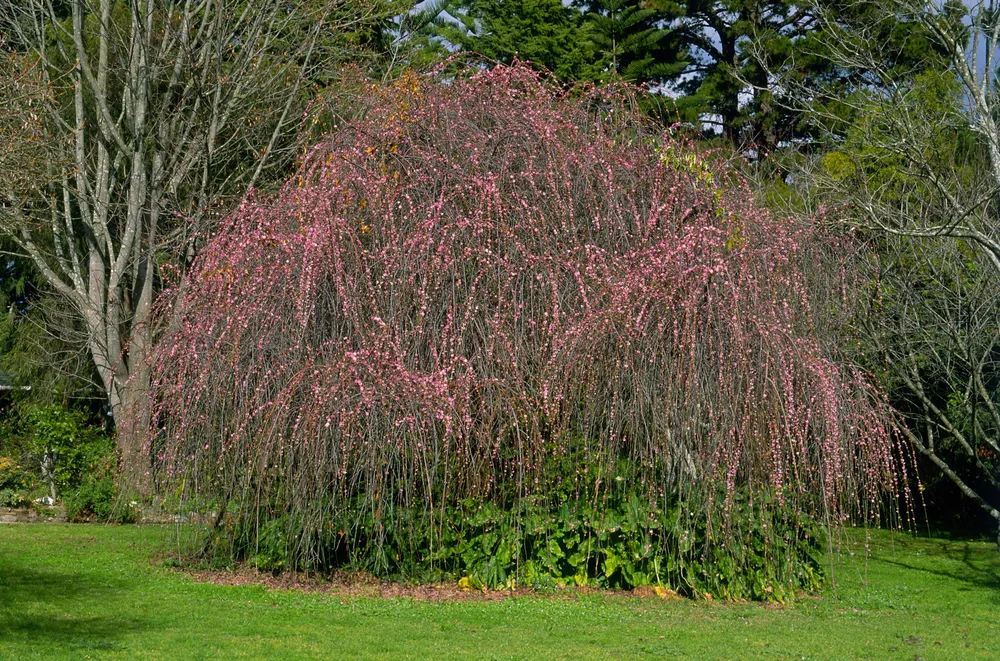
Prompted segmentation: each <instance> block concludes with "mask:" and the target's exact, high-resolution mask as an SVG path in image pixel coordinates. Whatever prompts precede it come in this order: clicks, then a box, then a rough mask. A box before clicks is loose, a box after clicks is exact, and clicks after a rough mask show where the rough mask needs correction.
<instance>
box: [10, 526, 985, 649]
mask: <svg viewBox="0 0 1000 661" xmlns="http://www.w3.org/2000/svg"><path fill="white" fill-rule="evenodd" d="M849 537H850V538H852V539H858V538H859V535H857V534H852V535H850V536H849ZM169 543H170V537H169V535H168V534H167V532H166V531H165V530H164V529H160V528H154V527H105V526H65V525H49V524H44V525H43V524H38V525H6V526H0V659H11V660H18V661H20V660H21V659H46V660H48V659H88V658H89V659H226V660H230V659H285V658H289V659H293V658H316V659H407V658H409V659H429V658H433V659H452V658H475V659H490V658H495V659H536V658H542V659H546V660H550V659H564V658H565V659H591V658H609V657H613V658H641V657H648V658H692V659H736V658H738V659H803V658H804V659H915V658H923V659H990V658H992V659H997V658H1000V554H998V553H997V552H996V551H995V548H994V546H993V545H991V544H987V543H985V542H966V541H946V540H942V539H914V538H912V537H909V536H905V535H897V534H889V533H885V532H877V533H875V535H874V536H873V543H872V551H871V554H870V557H869V559H867V560H865V559H864V557H863V551H861V549H860V548H856V549H855V550H856V553H855V555H854V556H851V555H850V549H849V548H848V547H849V545H845V546H844V548H843V552H842V553H841V555H840V557H839V559H838V560H837V561H836V562H835V565H834V574H835V576H836V582H837V589H836V597H834V591H833V587H832V586H830V587H828V588H827V589H825V591H824V592H823V593H822V594H821V595H819V596H817V597H809V598H804V599H801V600H799V601H798V602H797V603H795V604H793V605H790V606H766V605H759V604H724V603H717V602H716V603H706V602H692V601H685V600H668V601H661V600H659V599H657V598H655V597H652V598H644V599H636V598H630V597H621V596H607V595H584V596H581V595H576V594H573V593H566V594H558V595H555V596H539V597H517V598H511V599H508V600H505V601H501V602H482V601H471V600H470V601H461V602H456V603H430V602H417V601H413V600H409V599H372V598H357V597H353V598H346V597H344V596H343V595H336V594H311V593H310V594H305V593H300V592H289V591H267V590H265V589H264V588H262V587H259V586H242V587H230V586H220V585H213V584H206V583H199V582H196V581H194V580H193V579H191V578H189V577H188V576H186V575H185V574H183V573H181V572H178V571H177V570H174V569H170V568H168V567H164V566H163V563H162V561H159V560H153V559H152V558H154V557H162V552H163V550H164V547H165V546H166V545H169Z"/></svg>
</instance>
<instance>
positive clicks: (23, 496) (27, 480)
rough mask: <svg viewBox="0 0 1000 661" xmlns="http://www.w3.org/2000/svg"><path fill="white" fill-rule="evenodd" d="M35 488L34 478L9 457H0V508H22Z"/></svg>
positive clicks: (28, 501) (29, 500)
mask: <svg viewBox="0 0 1000 661" xmlns="http://www.w3.org/2000/svg"><path fill="white" fill-rule="evenodd" d="M34 486H35V479H34V476H33V475H31V473H30V472H29V471H27V470H25V469H24V468H23V467H22V466H21V465H20V464H18V463H17V462H16V461H15V460H14V459H13V458H11V457H0V507H24V506H25V505H27V504H28V503H30V502H31V499H30V498H29V497H28V494H29V493H30V492H31V490H32V488H34Z"/></svg>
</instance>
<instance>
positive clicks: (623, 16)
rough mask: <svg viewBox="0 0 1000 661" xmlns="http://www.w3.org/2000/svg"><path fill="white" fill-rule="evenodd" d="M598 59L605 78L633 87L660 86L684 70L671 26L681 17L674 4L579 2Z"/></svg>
mask: <svg viewBox="0 0 1000 661" xmlns="http://www.w3.org/2000/svg"><path fill="white" fill-rule="evenodd" d="M577 6H579V7H580V9H581V10H584V11H586V12H587V13H586V22H587V24H588V26H589V28H590V29H589V34H590V39H591V41H592V43H593V44H594V49H595V54H596V55H597V57H598V59H597V62H596V66H597V67H598V69H599V70H600V71H602V72H604V73H606V74H610V75H611V76H614V77H617V78H620V79H622V80H627V81H629V82H635V83H646V84H651V85H655V84H661V83H663V82H665V81H667V80H669V79H671V78H674V77H676V76H677V75H678V74H679V73H680V72H681V71H682V70H683V69H684V68H685V65H686V63H685V62H684V61H683V53H682V52H680V51H679V49H678V45H677V40H676V39H675V38H674V35H673V31H672V30H671V29H670V27H669V26H670V23H671V21H672V20H674V19H676V18H677V17H679V16H680V15H681V8H680V6H679V5H677V4H676V3H674V2H663V3H660V4H659V5H658V6H655V7H654V6H653V5H652V3H650V2H648V1H647V0H590V1H583V2H578V3H577Z"/></svg>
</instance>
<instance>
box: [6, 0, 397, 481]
mask: <svg viewBox="0 0 1000 661" xmlns="http://www.w3.org/2000/svg"><path fill="white" fill-rule="evenodd" d="M65 4H66V10H63V9H60V7H59V6H57V5H56V4H54V3H52V2H50V1H49V0H23V2H19V3H13V4H12V3H6V4H4V5H3V6H2V8H0V35H3V34H6V35H8V36H10V38H11V39H10V41H11V43H14V44H17V46H18V47H19V48H20V49H21V55H20V56H19V57H20V59H19V60H18V59H17V58H14V57H11V58H8V60H5V61H4V65H5V67H6V68H8V69H11V68H12V63H15V62H27V61H28V60H33V61H34V65H35V66H34V69H35V71H36V72H37V73H36V75H33V76H21V77H20V78H14V79H11V80H12V81H13V82H11V83H9V84H7V85H6V86H4V85H0V89H2V90H3V91H4V94H5V96H4V97H2V98H0V105H2V107H3V108H4V109H5V110H7V109H10V111H11V112H12V115H11V117H12V119H11V120H10V121H9V122H7V123H9V124H10V126H11V128H12V129H13V128H17V127H20V128H17V130H19V131H20V132H21V133H24V132H25V131H26V130H27V129H30V131H32V132H33V134H32V135H30V136H26V137H27V138H31V139H32V140H35V141H37V142H38V143H40V145H41V146H39V147H37V148H35V150H34V151H31V150H25V151H23V152H17V153H15V154H14V156H16V157H17V158H9V159H7V158H5V159H3V160H0V231H3V232H5V233H6V234H8V235H9V236H10V237H11V238H12V239H13V240H14V241H16V242H17V244H18V245H19V246H20V247H21V249H22V250H23V251H24V253H25V254H26V255H28V256H30V257H31V258H32V259H33V261H34V262H35V263H36V264H37V266H38V267H39V269H40V270H41V272H42V274H43V275H44V276H45V278H46V280H47V281H48V283H49V284H50V285H51V287H52V288H53V289H54V290H55V291H56V292H58V293H59V294H60V295H62V296H63V297H64V298H65V299H66V301H68V303H69V304H70V305H71V306H72V307H73V308H74V309H75V310H76V312H77V313H78V314H79V316H80V318H81V319H82V321H83V323H84V326H85V327H86V330H87V333H88V337H87V341H86V345H87V349H88V351H89V352H90V355H91V357H92V358H93V362H94V366H95V368H96V370H97V373H98V375H99V376H100V380H101V383H102V385H103V387H104V390H105V392H106V393H107V398H108V405H109V407H110V410H111V412H112V414H113V417H114V419H115V422H116V426H117V429H118V434H119V441H120V445H121V450H122V453H123V459H124V461H125V464H126V465H127V466H128V467H129V468H135V467H136V466H138V464H139V463H141V461H142V453H143V448H142V447H140V442H139V440H138V439H139V436H138V435H137V434H138V433H139V432H140V431H141V432H144V431H145V429H146V427H147V426H148V424H149V422H150V417H149V411H148V408H147V407H146V405H145V391H146V389H147V387H148V384H149V371H148V367H147V359H148V356H149V352H150V347H151V344H152V342H153V340H154V337H155V333H156V328H157V321H158V320H157V318H156V313H155V299H156V296H157V294H158V291H159V285H158V279H159V278H160V277H161V274H160V272H159V267H158V264H162V263H171V262H173V263H175V264H177V265H178V268H183V267H184V265H185V264H186V263H190V256H191V253H192V251H193V250H194V248H195V244H194V238H195V237H197V236H198V234H199V233H200V232H204V231H206V230H209V229H210V228H211V227H212V224H213V222H215V220H217V219H218V218H219V216H220V215H221V214H223V213H224V212H225V211H226V210H227V209H229V208H231V207H232V205H233V204H235V203H236V202H238V201H239V200H240V199H241V198H242V197H243V195H245V193H246V191H247V190H248V189H249V188H251V187H253V186H254V185H256V184H259V183H260V182H261V181H264V180H266V179H267V178H268V177H269V176H273V175H277V174H278V173H280V172H281V171H282V168H284V167H286V166H287V165H288V164H289V163H290V162H292V160H293V159H294V157H295V149H296V146H297V145H296V137H295V133H296V129H297V127H298V123H299V122H300V121H301V118H302V117H303V112H304V111H305V110H306V108H307V107H308V104H309V102H310V96H311V94H312V90H313V89H314V87H315V86H314V83H316V82H318V81H321V80H329V79H330V77H331V72H333V71H335V70H336V63H337V61H338V60H339V59H341V58H343V57H344V55H343V53H345V52H350V53H352V54H353V53H354V52H356V46H354V45H352V42H351V36H350V33H351V31H352V30H354V29H355V27H356V26H359V25H360V24H362V23H365V22H366V21H376V20H378V17H379V16H381V15H382V14H381V12H385V11H386V10H387V8H388V6H389V3H388V1H387V0H376V1H375V2H362V1H361V0H334V1H333V2H317V1H315V0H291V1H288V0H260V1H258V2H246V3H244V2H228V1H226V2H219V1H217V0H135V1H134V2H123V1H122V0H69V2H67V3H65ZM59 11H68V16H64V15H61V14H59V13H58V12H59ZM372 25H374V23H372ZM4 73H6V72H5V71H4V72H0V76H2V75H3V74H4ZM25 81H27V82H30V83H31V85H32V86H33V87H32V86H29V85H28V84H27V82H25ZM29 87H30V89H29ZM27 92H30V94H28V93H27ZM24 99H29V100H30V102H31V103H32V104H33V105H29V106H26V105H25V102H24ZM0 121H3V120H0ZM5 125H6V124H5ZM26 168H27V169H28V170H29V174H28V175H25V172H24V171H25V169H26ZM130 418H131V419H130ZM138 472H140V473H141V471H138Z"/></svg>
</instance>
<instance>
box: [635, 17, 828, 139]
mask: <svg viewBox="0 0 1000 661" xmlns="http://www.w3.org/2000/svg"><path fill="white" fill-rule="evenodd" d="M654 1H659V0H654ZM811 29H812V18H811V14H810V12H809V10H808V7H806V6H804V5H803V4H802V3H795V2H792V1H791V0H686V1H685V2H684V17H683V18H682V19H680V21H679V26H678V33H679V39H680V41H681V43H682V44H683V46H684V47H685V48H686V49H687V50H688V51H689V57H688V59H689V62H690V63H689V64H688V66H687V67H686V68H685V69H684V71H683V72H682V74H681V76H680V77H679V78H678V80H677V83H676V91H678V92H680V93H681V98H680V99H679V101H678V104H679V106H680V107H681V108H682V109H684V110H686V111H687V112H688V113H692V114H695V115H697V116H699V118H700V119H701V121H702V122H703V123H705V124H706V125H708V126H710V127H712V130H713V131H715V132H718V133H721V134H722V135H723V136H725V137H726V138H727V139H728V140H729V142H730V143H732V144H733V145H735V146H737V147H744V148H752V149H755V150H757V151H759V152H761V153H763V154H769V153H772V152H773V151H774V149H775V148H776V146H777V145H778V143H779V142H780V141H781V140H782V138H785V137H787V134H788V133H789V128H790V125H791V124H793V123H794V119H791V118H789V117H788V116H786V115H783V114H782V112H781V110H782V107H781V105H780V104H779V103H776V101H775V99H774V96H775V93H776V90H775V88H774V86H773V84H772V80H771V79H769V77H768V65H769V63H770V62H772V61H773V60H775V59H777V58H780V57H785V56H787V54H788V52H789V51H791V50H794V49H796V48H797V47H798V46H799V45H800V44H801V43H802V42H803V40H808V39H809V37H810V36H811V35H810V31H811ZM812 64H814V63H811V65H812Z"/></svg>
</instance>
